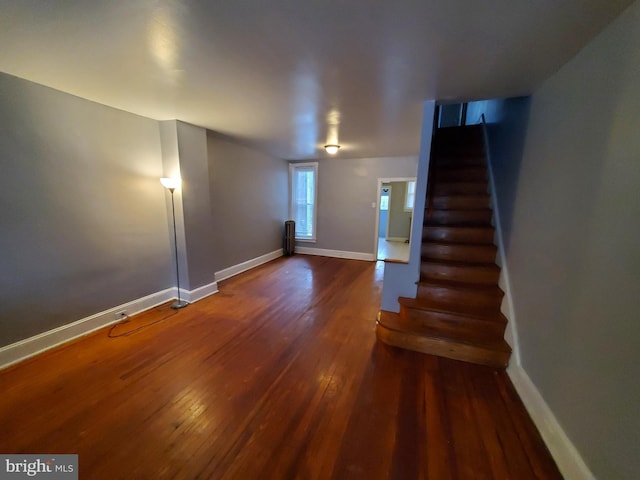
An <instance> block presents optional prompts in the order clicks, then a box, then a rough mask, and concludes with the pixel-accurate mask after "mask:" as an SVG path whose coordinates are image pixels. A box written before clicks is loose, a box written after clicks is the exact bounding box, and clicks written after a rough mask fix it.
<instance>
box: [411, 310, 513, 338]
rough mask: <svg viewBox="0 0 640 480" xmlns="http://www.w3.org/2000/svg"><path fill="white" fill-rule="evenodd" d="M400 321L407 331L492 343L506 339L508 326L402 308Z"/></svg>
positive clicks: (500, 323)
mask: <svg viewBox="0 0 640 480" xmlns="http://www.w3.org/2000/svg"><path fill="white" fill-rule="evenodd" d="M400 321H401V322H402V324H403V325H404V326H406V328H407V330H414V331H416V332H418V331H422V332H424V331H425V330H431V331H432V332H433V334H438V333H439V334H442V335H443V336H446V337H455V338H465V339H467V340H477V341H480V342H483V341H492V340H495V341H497V340H500V339H502V338H504V331H505V328H506V324H505V323H502V322H490V321H486V320H479V319H475V318H473V317H462V316H457V315H455V314H448V313H439V312H434V311H430V310H417V309H412V308H405V307H400Z"/></svg>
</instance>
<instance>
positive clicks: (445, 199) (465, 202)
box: [431, 194, 491, 210]
mask: <svg viewBox="0 0 640 480" xmlns="http://www.w3.org/2000/svg"><path fill="white" fill-rule="evenodd" d="M431 206H432V207H433V208H436V209H441V210H482V209H487V208H491V197H489V195H485V194H479V195H447V196H441V197H433V200H432V201H431Z"/></svg>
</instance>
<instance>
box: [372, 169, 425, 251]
mask: <svg viewBox="0 0 640 480" xmlns="http://www.w3.org/2000/svg"><path fill="white" fill-rule="evenodd" d="M415 181H416V179H415V177H401V178H379V179H378V202H377V203H378V211H377V218H376V230H375V235H374V236H375V239H374V246H375V248H374V252H376V258H377V259H378V260H393V261H397V262H408V261H409V249H410V238H411V227H412V221H413V202H414V192H415Z"/></svg>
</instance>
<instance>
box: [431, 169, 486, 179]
mask: <svg viewBox="0 0 640 480" xmlns="http://www.w3.org/2000/svg"><path fill="white" fill-rule="evenodd" d="M433 175H434V179H435V182H436V183H440V182H484V181H487V171H486V169H484V168H442V169H436V170H435V171H434V172H433Z"/></svg>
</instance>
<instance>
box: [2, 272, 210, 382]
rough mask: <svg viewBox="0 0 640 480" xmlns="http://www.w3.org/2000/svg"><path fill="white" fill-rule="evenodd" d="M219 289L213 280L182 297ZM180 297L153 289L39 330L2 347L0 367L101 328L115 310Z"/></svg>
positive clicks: (136, 309) (134, 310)
mask: <svg viewBox="0 0 640 480" xmlns="http://www.w3.org/2000/svg"><path fill="white" fill-rule="evenodd" d="M217 291H218V284H217V283H216V282H212V283H210V284H208V285H204V286H202V287H199V288H196V289H195V290H191V291H189V290H184V289H182V288H181V289H180V298H182V299H183V300H186V301H187V302H189V303H194V302H197V301H198V300H201V299H203V298H205V297H208V296H209V295H212V294H214V293H216V292H217ZM175 298H178V289H177V288H176V287H173V288H167V289H166V290H162V291H160V292H156V293H152V294H151V295H147V296H146V297H142V298H138V299H136V300H132V301H130V302H127V303H123V304H122V305H118V306H117V307H113V308H109V309H108V310H104V311H102V312H99V313H96V314H94V315H90V316H88V317H85V318H81V319H80V320H76V321H75V322H72V323H68V324H66V325H62V326H61V327H57V328H54V329H53V330H48V331H46V332H42V333H39V334H38V335H34V336H33V337H29V338H25V339H24V340H20V341H18V342H16V343H12V344H11V345H6V346H4V347H2V348H0V369H2V368H6V367H8V366H10V365H13V364H14V363H18V362H21V361H22V360H26V359H27V358H29V357H33V356H34V355H38V354H39V353H42V352H44V351H46V350H49V349H51V348H53V347H57V346H58V345H62V344H63V343H66V342H69V341H71V340H74V339H76V338H78V337H82V336H84V335H87V334H89V333H91V332H93V331H95V330H99V329H101V328H104V327H106V326H109V325H111V324H114V323H116V322H119V321H120V320H119V319H116V318H115V315H116V313H118V312H121V311H123V310H124V311H126V312H127V315H129V316H133V315H137V314H138V313H142V312H144V311H145V310H149V309H151V308H153V307H156V306H158V305H161V304H163V303H165V302H168V301H170V300H173V299H175Z"/></svg>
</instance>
